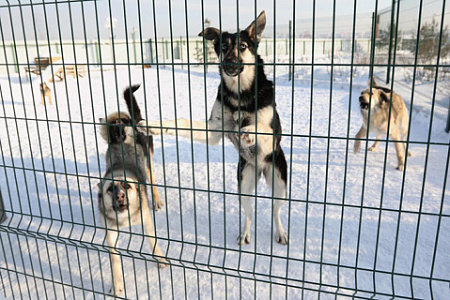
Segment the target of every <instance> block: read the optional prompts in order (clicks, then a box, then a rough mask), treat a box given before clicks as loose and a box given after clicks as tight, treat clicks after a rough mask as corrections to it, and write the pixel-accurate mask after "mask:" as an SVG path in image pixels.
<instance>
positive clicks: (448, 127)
mask: <svg viewBox="0 0 450 300" xmlns="http://www.w3.org/2000/svg"><path fill="white" fill-rule="evenodd" d="M445 131H446V132H447V133H449V132H450V107H449V108H448V114H447V127H446V128H445Z"/></svg>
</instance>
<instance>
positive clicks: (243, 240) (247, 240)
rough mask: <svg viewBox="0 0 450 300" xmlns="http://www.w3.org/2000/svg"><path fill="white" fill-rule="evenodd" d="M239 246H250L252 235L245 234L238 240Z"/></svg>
mask: <svg viewBox="0 0 450 300" xmlns="http://www.w3.org/2000/svg"><path fill="white" fill-rule="evenodd" d="M237 242H238V245H242V246H243V245H248V244H250V233H244V234H241V235H240V236H238V238H237Z"/></svg>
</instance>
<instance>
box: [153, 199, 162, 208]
mask: <svg viewBox="0 0 450 300" xmlns="http://www.w3.org/2000/svg"><path fill="white" fill-rule="evenodd" d="M163 206H164V202H162V201H161V199H160V198H156V197H155V200H154V201H153V210H154V211H158V210H160V209H161V208H163Z"/></svg>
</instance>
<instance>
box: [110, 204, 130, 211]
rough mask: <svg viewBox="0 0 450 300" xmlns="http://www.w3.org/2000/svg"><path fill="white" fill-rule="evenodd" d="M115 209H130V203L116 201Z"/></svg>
mask: <svg viewBox="0 0 450 300" xmlns="http://www.w3.org/2000/svg"><path fill="white" fill-rule="evenodd" d="M113 208H114V211H117V212H124V211H126V210H128V203H115V204H114V205H113Z"/></svg>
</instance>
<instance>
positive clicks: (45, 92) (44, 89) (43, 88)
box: [40, 82, 52, 105]
mask: <svg viewBox="0 0 450 300" xmlns="http://www.w3.org/2000/svg"><path fill="white" fill-rule="evenodd" d="M40 88H41V100H42V105H45V97H48V100H49V102H50V105H52V93H51V91H50V88H49V87H48V85H47V84H46V83H45V82H44V83H41V84H40Z"/></svg>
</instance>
